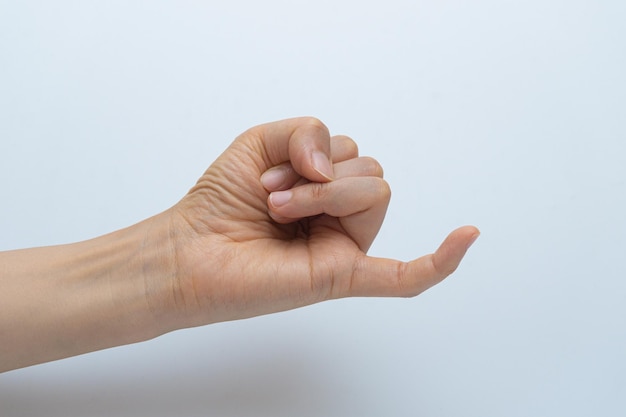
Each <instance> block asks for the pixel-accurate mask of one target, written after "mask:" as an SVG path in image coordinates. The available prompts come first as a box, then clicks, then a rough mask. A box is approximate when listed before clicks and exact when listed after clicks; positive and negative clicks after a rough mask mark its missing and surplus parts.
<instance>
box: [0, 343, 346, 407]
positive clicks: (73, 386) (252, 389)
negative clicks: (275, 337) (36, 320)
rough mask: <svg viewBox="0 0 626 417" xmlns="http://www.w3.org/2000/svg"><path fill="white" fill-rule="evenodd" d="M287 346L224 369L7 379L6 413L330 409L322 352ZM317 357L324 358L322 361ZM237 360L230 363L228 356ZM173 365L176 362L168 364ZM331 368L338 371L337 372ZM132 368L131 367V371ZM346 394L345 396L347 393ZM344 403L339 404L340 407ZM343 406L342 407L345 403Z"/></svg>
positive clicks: (0, 397)
mask: <svg viewBox="0 0 626 417" xmlns="http://www.w3.org/2000/svg"><path fill="white" fill-rule="evenodd" d="M301 354H302V352H297V356H298V357H295V352H293V351H291V352H282V354H280V353H276V354H273V356H272V357H270V358H266V360H264V361H262V362H260V361H258V358H257V360H256V361H255V360H252V359H250V360H244V361H240V362H239V363H237V364H234V366H232V367H231V366H224V367H221V368H220V369H219V370H217V373H216V370H215V369H202V367H197V368H194V369H193V370H192V371H191V372H190V370H189V369H186V370H181V371H180V372H168V373H165V372H164V373H159V371H158V370H156V371H155V372H151V375H149V376H144V375H137V374H134V375H133V376H131V378H132V379H125V380H119V381H114V382H112V381H111V380H107V381H100V382H99V381H97V380H92V379H89V380H78V378H73V379H72V380H71V381H58V382H57V383H50V382H41V383H39V382H36V383H34V384H33V381H32V380H31V381H24V383H18V384H15V383H12V385H11V386H6V385H7V384H6V381H5V383H4V384H3V383H2V382H1V380H0V415H1V416H2V417H22V416H29V417H32V416H47V417H56V416H59V417H60V416H63V417H67V416H143V415H145V416H151V417H160V416H224V417H235V416H237V417H239V416H322V415H329V414H332V413H331V412H330V411H331V410H329V407H333V404H335V406H336V405H337V400H338V399H339V398H338V395H337V391H338V390H337V389H334V387H336V385H335V384H334V383H330V382H329V381H327V380H326V379H325V377H324V376H323V375H324V374H326V373H327V372H325V371H324V364H322V363H319V362H320V361H321V358H320V357H317V358H311V357H309V358H303V357H302V355H301ZM315 360H317V361H318V363H317V364H316V363H314V361H315ZM228 365H230V364H228ZM168 369H172V368H168ZM329 374H332V372H330V373H329ZM126 375H127V373H126ZM339 402H341V400H340V399H339ZM333 408H335V411H337V410H336V407H333ZM340 408H341V407H340Z"/></svg>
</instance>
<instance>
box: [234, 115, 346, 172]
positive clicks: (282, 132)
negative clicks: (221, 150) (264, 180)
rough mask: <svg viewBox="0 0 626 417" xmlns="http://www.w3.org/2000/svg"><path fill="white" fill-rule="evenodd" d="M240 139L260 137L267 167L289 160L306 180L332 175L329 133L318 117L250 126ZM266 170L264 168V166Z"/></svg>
mask: <svg viewBox="0 0 626 417" xmlns="http://www.w3.org/2000/svg"><path fill="white" fill-rule="evenodd" d="M247 133H248V134H244V135H242V140H250V138H252V140H255V141H260V142H261V145H262V147H260V149H262V150H263V151H264V152H265V153H266V155H265V156H266V157H267V159H268V160H269V166H267V167H266V169H269V168H271V167H273V166H276V165H280V164H282V163H284V162H290V163H291V165H292V166H293V168H294V170H295V171H296V172H297V173H298V174H300V175H301V176H303V177H305V178H306V179H308V180H309V181H314V182H328V181H331V180H332V179H333V178H334V172H333V165H332V162H331V156H330V134H329V132H328V128H327V127H326V125H324V123H322V122H321V121H320V120H318V119H316V118H313V117H299V118H294V119H286V120H281V121H278V122H273V123H267V124H264V125H260V126H257V127H255V128H252V129H251V130H250V131H248V132H247ZM263 171H265V170H263Z"/></svg>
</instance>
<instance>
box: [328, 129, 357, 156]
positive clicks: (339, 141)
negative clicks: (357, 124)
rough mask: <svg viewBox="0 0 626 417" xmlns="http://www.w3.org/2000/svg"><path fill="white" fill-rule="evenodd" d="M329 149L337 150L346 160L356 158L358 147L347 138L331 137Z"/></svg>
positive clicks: (344, 136)
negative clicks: (339, 150)
mask: <svg viewBox="0 0 626 417" xmlns="http://www.w3.org/2000/svg"><path fill="white" fill-rule="evenodd" d="M332 140H333V141H332V142H331V149H333V148H339V149H341V152H342V153H343V154H345V155H346V157H347V158H356V157H357V156H359V146H358V145H357V144H356V142H355V141H354V140H353V139H352V138H351V137H349V136H346V135H336V136H333V137H332Z"/></svg>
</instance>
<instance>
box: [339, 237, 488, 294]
mask: <svg viewBox="0 0 626 417" xmlns="http://www.w3.org/2000/svg"><path fill="white" fill-rule="evenodd" d="M479 235H480V232H479V231H478V229H476V228H475V227H474V226H464V227H461V228H459V229H456V230H455V231H453V232H452V233H450V234H449V235H448V237H447V238H446V239H445V240H444V242H443V243H442V244H441V246H439V248H438V249H437V250H436V251H435V252H434V253H432V254H429V255H425V256H422V257H420V258H417V259H415V260H413V261H410V262H400V261H397V260H394V259H384V258H373V257H368V256H363V257H360V258H358V259H357V261H356V264H355V265H354V268H353V270H352V272H351V276H350V277H349V281H350V285H347V286H344V287H343V288H346V289H347V290H346V293H345V294H336V296H338V297H351V296H376V297H379V296H397V297H413V296H416V295H418V294H420V293H422V292H424V291H425V290H427V289H428V288H430V287H432V286H433V285H435V284H437V283H439V282H441V281H442V280H443V279H445V278H446V277H447V276H448V275H450V274H451V273H453V272H454V271H455V270H456V269H457V267H458V266H459V264H460V263H461V260H462V259H463V257H464V256H465V253H466V251H467V249H469V247H470V246H471V245H472V243H474V241H475V240H476V239H477V238H478V236H479Z"/></svg>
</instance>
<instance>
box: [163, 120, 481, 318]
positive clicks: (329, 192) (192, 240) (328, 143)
mask: <svg viewBox="0 0 626 417" xmlns="http://www.w3.org/2000/svg"><path fill="white" fill-rule="evenodd" d="M389 198H390V189H389V186H388V185H387V183H386V182H385V181H384V180H383V179H382V169H381V167H380V165H379V164H378V163H377V162H376V161H375V160H373V159H371V158H359V157H358V150H357V146H356V144H355V143H354V142H353V141H352V140H351V139H350V138H347V137H345V136H336V137H332V138H331V137H330V135H329V133H328V130H327V128H326V127H325V126H324V125H323V124H322V123H321V122H320V121H318V120H316V119H311V118H298V119H290V120H284V121H280V122H275V123H270V124H266V125H262V126H258V127H255V128H252V129H250V130H249V131H247V132H245V133H244V134H242V135H241V136H240V137H238V138H237V139H236V140H235V141H234V142H233V144H232V145H231V146H230V147H229V148H228V149H227V150H226V151H225V152H224V153H223V154H222V155H221V156H220V157H219V158H218V159H217V160H216V161H215V162H214V163H213V164H212V165H211V167H210V168H209V169H208V170H207V171H206V172H205V173H204V175H203V176H202V177H201V178H200V180H199V181H198V183H197V184H196V185H195V187H193V189H192V190H191V191H190V192H189V194H188V195H187V196H185V198H183V199H182V200H181V201H180V202H179V203H178V204H177V205H176V206H175V207H173V209H172V210H169V211H168V212H166V213H164V214H163V215H166V216H167V217H168V219H167V222H166V223H167V224H168V225H169V226H168V227H169V231H168V233H169V236H171V238H170V245H171V248H172V249H171V251H170V253H171V255H172V257H173V267H174V272H173V273H172V274H171V276H170V278H169V280H170V282H168V283H167V284H166V287H169V288H171V291H170V292H169V294H171V297H170V300H169V305H170V306H172V309H173V310H174V311H175V313H176V315H178V316H179V317H181V318H183V323H184V324H183V326H194V325H202V324H207V323H212V322H218V321H225V320H233V319H240V318H246V317H251V316H256V315H260V314H266V313H272V312H276V311H281V310H287V309H291V308H296V307H300V306H304V305H308V304H312V303H315V302H319V301H323V300H328V299H333V298H339V297H349V296H415V295H417V294H419V293H421V292H422V291H424V290H426V289H427V288H429V287H431V286H432V285H434V284H436V283H438V282H439V281H441V280H442V279H444V278H445V277H446V276H448V275H449V274H450V273H452V272H453V271H454V270H455V269H456V268H457V266H458V264H459V262H460V261H461V259H462V258H463V256H464V254H465V251H466V250H467V248H468V247H469V246H470V245H471V243H472V242H473V241H474V240H475V239H476V238H477V237H478V234H479V232H478V230H477V229H476V228H474V227H471V226H466V227H463V228H460V229H457V230H456V231H454V232H452V233H451V234H450V235H449V236H448V237H447V238H446V240H445V241H444V242H443V244H442V245H441V246H440V248H439V249H438V250H437V251H436V252H435V253H434V254H431V255H426V256H423V257H421V258H418V259H416V260H414V261H411V262H408V263H407V262H400V261H397V260H392V259H381V258H373V257H369V256H367V255H366V252H367V250H368V248H369V246H370V245H371V243H372V241H373V239H374V237H375V236H376V234H377V232H378V230H379V228H380V226H381V223H382V221H383V218H384V216H385V212H386V209H387V205H388V202H389ZM179 325H180V324H179Z"/></svg>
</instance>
